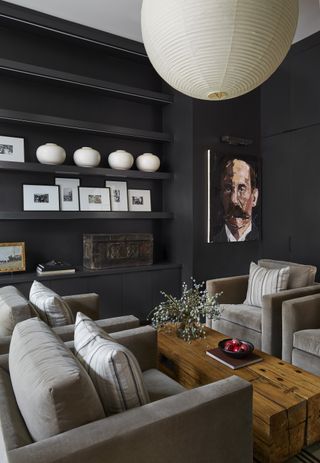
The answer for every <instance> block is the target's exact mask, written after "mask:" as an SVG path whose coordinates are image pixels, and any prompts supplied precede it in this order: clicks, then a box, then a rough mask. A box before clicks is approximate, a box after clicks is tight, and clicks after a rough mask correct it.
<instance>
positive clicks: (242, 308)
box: [220, 304, 261, 333]
mask: <svg viewBox="0 0 320 463" xmlns="http://www.w3.org/2000/svg"><path fill="white" fill-rule="evenodd" d="M220 308H221V317H220V318H221V320H227V321H229V322H232V323H236V324H237V325H241V326H245V327H246V328H249V329H252V330H255V331H259V333H261V308H260V307H254V306H252V305H246V304H221V305H220Z"/></svg>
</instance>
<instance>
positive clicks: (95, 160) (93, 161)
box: [73, 146, 101, 167]
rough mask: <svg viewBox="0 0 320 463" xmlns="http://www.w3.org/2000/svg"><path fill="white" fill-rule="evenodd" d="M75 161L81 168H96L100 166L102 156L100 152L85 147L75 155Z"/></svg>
mask: <svg viewBox="0 0 320 463" xmlns="http://www.w3.org/2000/svg"><path fill="white" fill-rule="evenodd" d="M73 160H74V163H75V164H76V165H77V166H80V167H96V166H98V165H99V164H100V161H101V156H100V153H99V151H97V150H95V149H93V148H90V147H89V146H83V147H82V148H79V149H77V150H76V151H75V152H74V153H73Z"/></svg>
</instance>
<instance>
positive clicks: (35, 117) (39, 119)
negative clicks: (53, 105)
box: [0, 109, 172, 143]
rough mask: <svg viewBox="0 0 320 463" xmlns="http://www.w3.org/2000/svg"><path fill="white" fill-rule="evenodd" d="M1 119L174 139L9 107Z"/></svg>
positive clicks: (141, 137) (0, 113) (122, 135)
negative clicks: (10, 108) (14, 109)
mask: <svg viewBox="0 0 320 463" xmlns="http://www.w3.org/2000/svg"><path fill="white" fill-rule="evenodd" d="M0 120H2V121H7V122H16V123H22V124H32V125H45V126H51V127H60V128H63V129H71V130H78V131H79V130H80V131H81V132H91V133H98V134H99V133H100V134H104V135H109V136H114V137H118V138H119V137H120V138H131V139H134V140H148V141H156V142H160V143H164V142H171V141H172V138H171V136H170V134H168V133H164V132H152V131H149V130H141V129H132V128H129V127H117V126H115V125H108V124H102V123H101V122H89V121H77V120H73V119H66V118H64V117H55V116H48V115H45V114H33V113H25V112H22V111H12V110H9V109H0Z"/></svg>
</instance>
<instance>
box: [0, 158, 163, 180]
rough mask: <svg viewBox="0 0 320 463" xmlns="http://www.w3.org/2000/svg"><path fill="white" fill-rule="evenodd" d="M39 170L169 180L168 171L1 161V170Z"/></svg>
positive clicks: (81, 174)
mask: <svg viewBox="0 0 320 463" xmlns="http://www.w3.org/2000/svg"><path fill="white" fill-rule="evenodd" d="M1 170H3V171H16V172H26V173H27V172H30V173H34V172H38V173H46V174H54V175H71V176H74V175H76V176H94V177H110V178H134V179H142V180H168V179H170V178H171V174H169V173H168V172H141V171H140V170H116V169H107V168H103V167H92V168H90V167H79V166H76V165H74V166H70V165H64V164H60V165H48V164H40V163H37V162H26V163H23V162H6V161H0V171H1Z"/></svg>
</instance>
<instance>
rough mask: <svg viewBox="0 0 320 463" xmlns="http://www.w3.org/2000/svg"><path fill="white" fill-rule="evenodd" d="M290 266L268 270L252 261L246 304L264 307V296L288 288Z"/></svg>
mask: <svg viewBox="0 0 320 463" xmlns="http://www.w3.org/2000/svg"><path fill="white" fill-rule="evenodd" d="M289 272H290V268H289V267H284V268H280V269H271V270H268V269H266V268H264V267H260V266H259V265H257V264H255V263H254V262H251V264H250V274H249V282H248V291H247V297H246V300H245V301H244V304H246V305H253V306H256V307H262V297H263V296H264V295H265V294H274V293H278V292H280V291H283V290H285V289H287V286H288V279H289Z"/></svg>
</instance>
